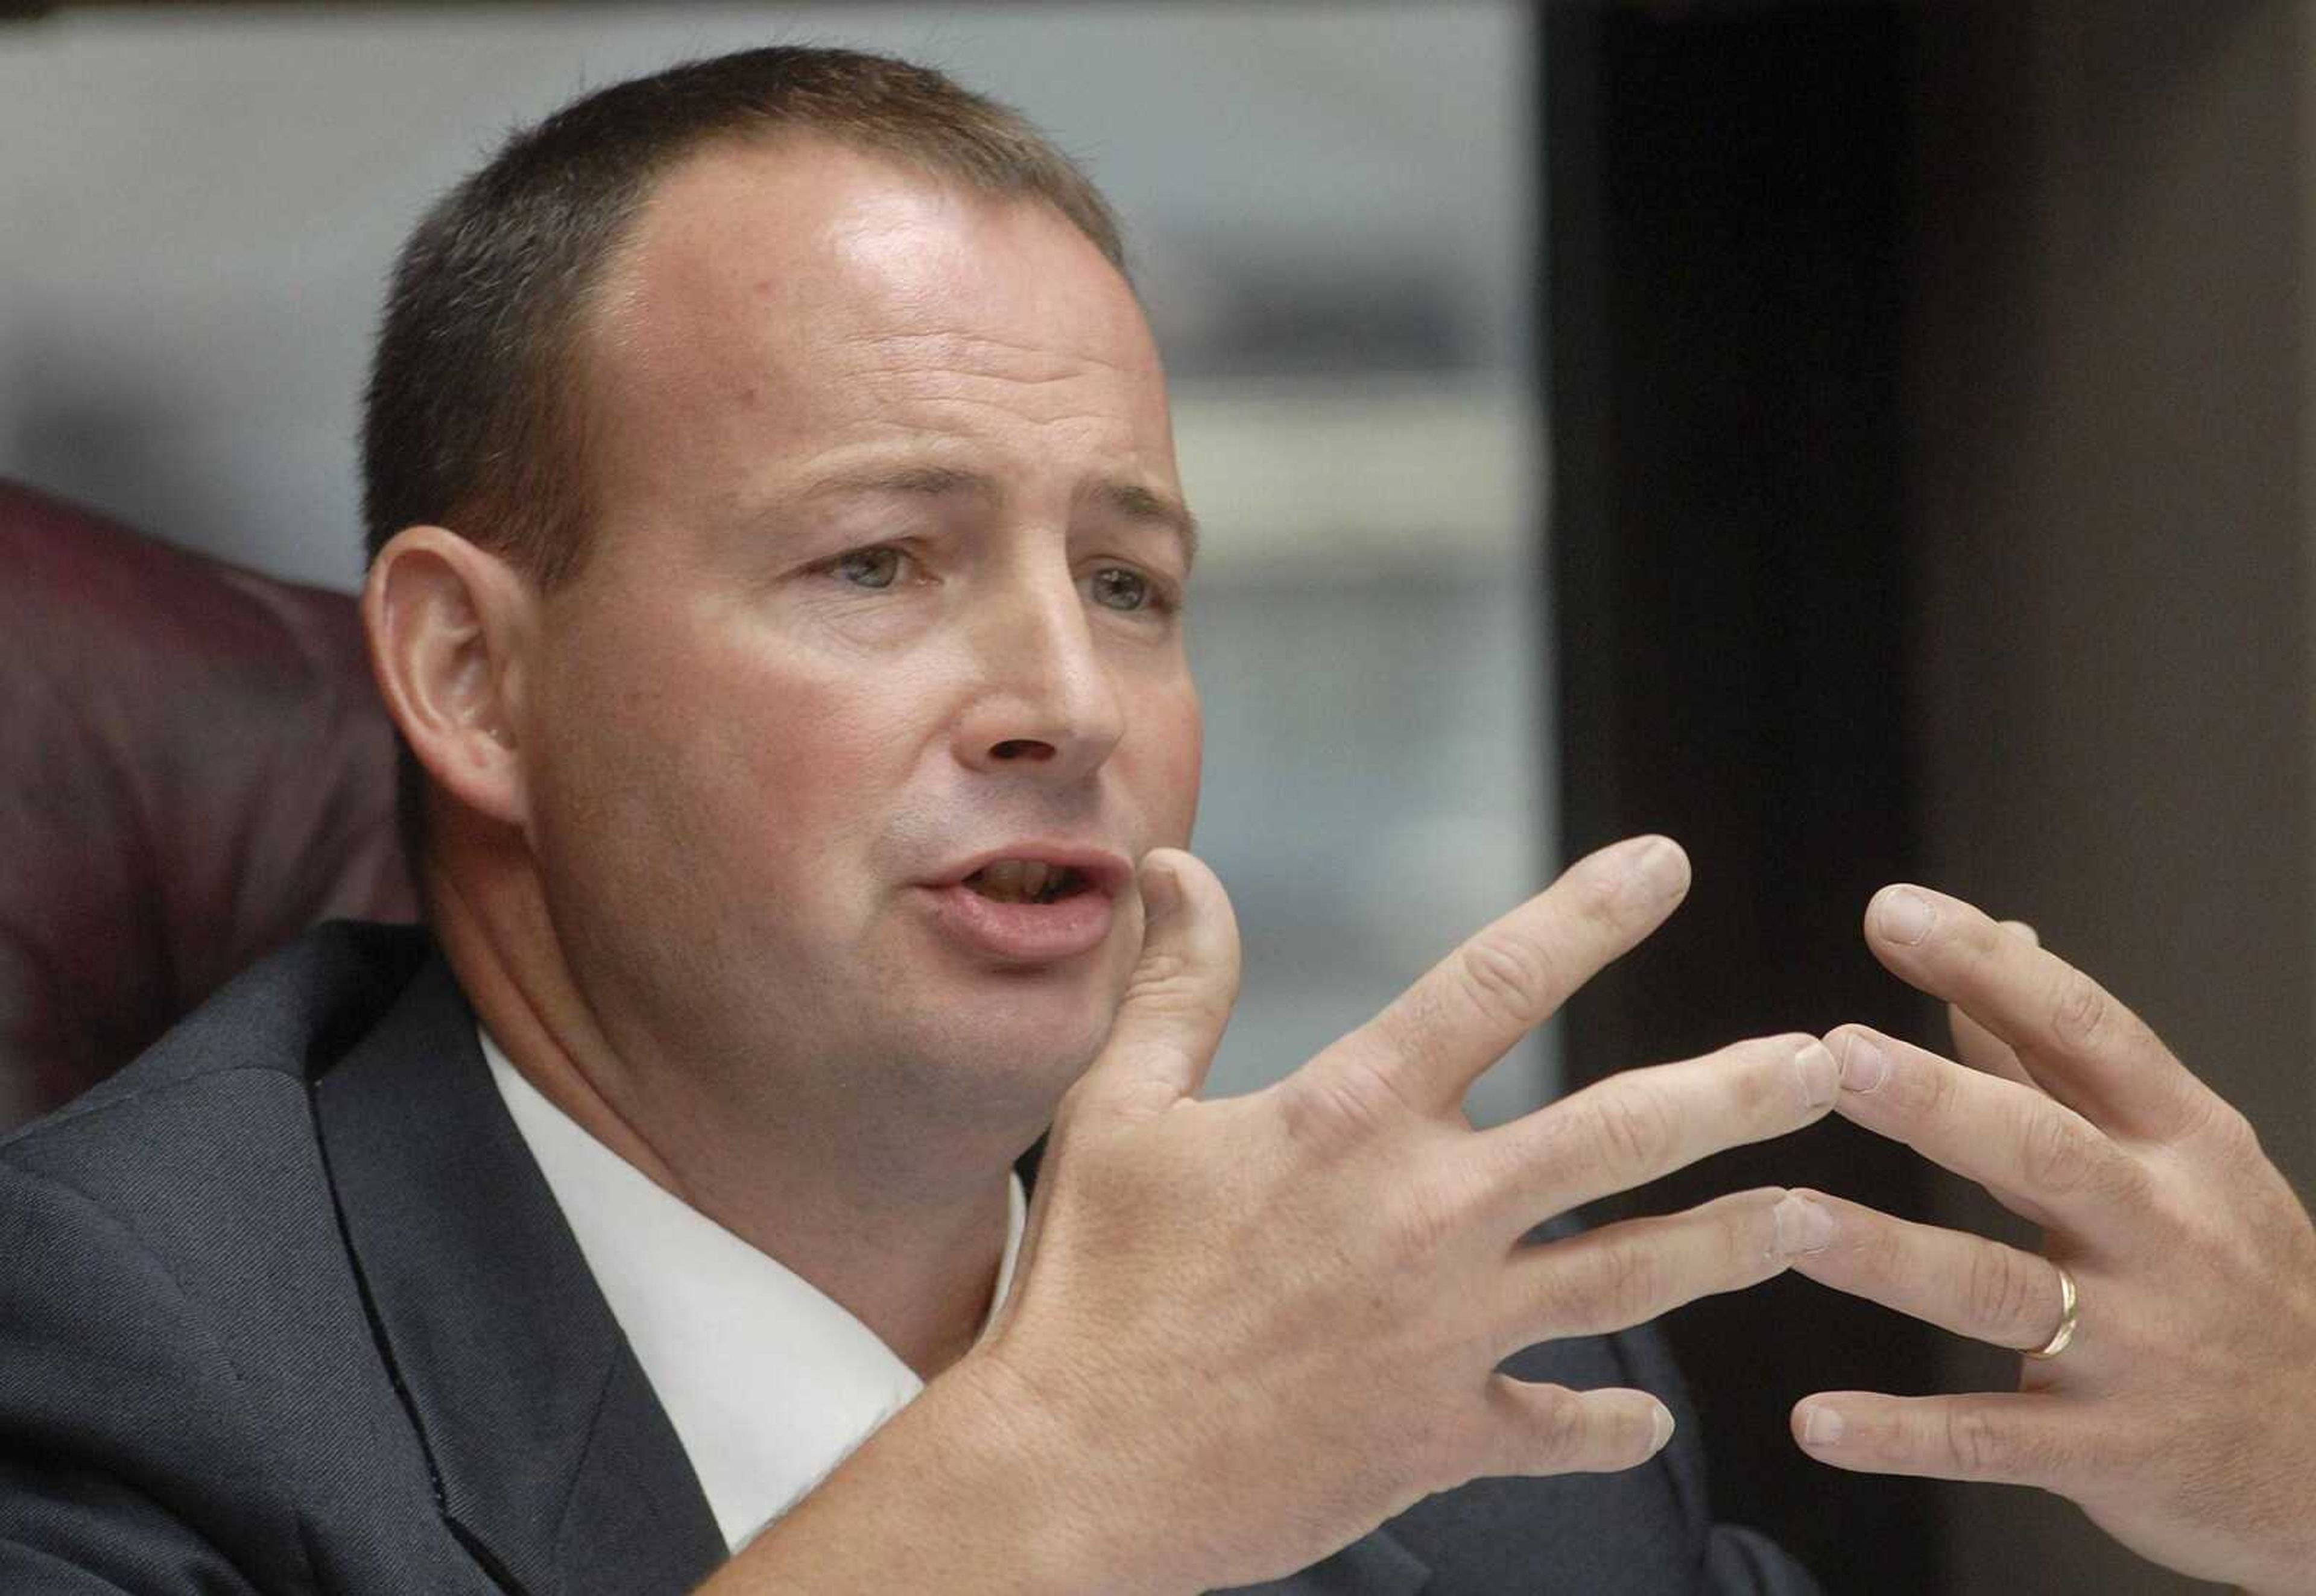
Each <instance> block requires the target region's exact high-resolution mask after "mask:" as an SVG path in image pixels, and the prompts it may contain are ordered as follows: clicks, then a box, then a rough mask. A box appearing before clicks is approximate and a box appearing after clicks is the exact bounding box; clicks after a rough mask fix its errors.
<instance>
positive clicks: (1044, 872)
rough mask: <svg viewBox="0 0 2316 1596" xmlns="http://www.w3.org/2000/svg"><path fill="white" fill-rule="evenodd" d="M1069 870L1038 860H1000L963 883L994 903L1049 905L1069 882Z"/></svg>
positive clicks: (981, 869)
mask: <svg viewBox="0 0 2316 1596" xmlns="http://www.w3.org/2000/svg"><path fill="white" fill-rule="evenodd" d="M1070 880H1071V874H1070V872H1069V870H1068V869H1067V868H1066V867H1064V866H1063V865H1048V864H1047V863H1046V862H1045V861H1044V860H1042V859H1000V860H998V861H997V862H996V863H995V864H993V865H983V866H982V867H981V868H980V869H979V870H976V871H975V872H974V873H973V874H972V875H971V876H969V877H968V878H966V884H967V885H969V886H971V887H972V888H973V890H974V891H976V892H979V893H980V894H981V895H982V896H983V897H984V898H987V899H989V900H992V901H993V902H996V903H1051V902H1052V901H1054V900H1056V898H1059V897H1060V896H1061V895H1062V891H1063V889H1064V888H1065V887H1067V886H1068V885H1069V883H1070Z"/></svg>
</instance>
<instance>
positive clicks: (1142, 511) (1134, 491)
mask: <svg viewBox="0 0 2316 1596" xmlns="http://www.w3.org/2000/svg"><path fill="white" fill-rule="evenodd" d="M852 493H887V494H919V495H922V496H924V497H927V498H949V497H952V496H958V497H971V498H976V499H986V500H989V501H993V502H994V501H996V500H998V499H999V498H1001V497H1002V496H1003V490H1002V488H1000V487H999V486H998V483H997V480H996V479H995V478H994V477H992V476H989V475H986V474H983V473H981V472H978V471H960V470H957V469H955V468H953V467H950V466H947V465H904V466H901V467H899V468H897V469H895V470H891V471H875V470H871V471H861V472H846V473H842V474H838V475H835V476H830V477H824V478H822V479H821V480H820V481H818V482H816V483H813V484H812V485H811V486H810V487H809V488H807V489H806V490H805V497H806V498H807V499H823V498H841V497H842V496H844V495H846V494H852ZM1076 499H1077V501H1078V502H1079V503H1080V504H1086V503H1091V504H1093V505H1096V506H1098V507H1100V508H1101V509H1103V510H1108V511H1109V512H1110V513H1111V514H1112V515H1116V516H1118V517H1120V518H1121V519H1126V520H1128V521H1133V522H1136V523H1138V524H1141V525H1144V526H1154V527H1159V528H1163V529H1164V530H1166V531H1169V532H1171V533H1172V534H1173V535H1174V536H1176V537H1177V538H1178V539H1180V542H1181V545H1182V563H1183V564H1184V565H1185V566H1188V565H1189V564H1190V563H1193V562H1194V561H1196V560H1197V559H1198V517H1196V516H1194V515H1192V514H1191V513H1190V510H1189V506H1188V505H1186V504H1184V503H1183V502H1182V501H1180V500H1179V499H1176V498H1173V497H1171V495H1169V494H1166V493H1162V492H1159V491H1158V490H1156V489H1155V488H1152V487H1148V486H1146V485H1145V484H1144V483H1136V482H1128V481H1125V480H1123V479H1120V478H1114V477H1113V478H1105V479H1103V480H1101V481H1099V482H1093V483H1087V484H1086V485H1085V486H1084V487H1082V488H1080V489H1079V490H1078V492H1077V494H1076Z"/></svg>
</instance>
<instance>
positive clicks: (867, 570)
mask: <svg viewBox="0 0 2316 1596" xmlns="http://www.w3.org/2000/svg"><path fill="white" fill-rule="evenodd" d="M828 572H829V574H830V575H831V576H833V577H834V578H836V580H837V581H841V582H850V583H851V584H852V586H854V587H856V588H889V587H891V586H892V585H893V584H894V583H895V581H899V580H900V576H901V551H900V550H898V549H896V548H864V549H854V550H853V551H852V552H851V553H850V554H840V555H838V556H837V557H836V559H835V560H834V561H833V563H831V564H830V565H829V567H828Z"/></svg>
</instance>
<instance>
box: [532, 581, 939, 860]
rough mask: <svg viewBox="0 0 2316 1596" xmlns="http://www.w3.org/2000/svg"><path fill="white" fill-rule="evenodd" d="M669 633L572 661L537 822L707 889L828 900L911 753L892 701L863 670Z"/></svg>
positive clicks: (551, 733) (557, 700) (555, 719)
mask: <svg viewBox="0 0 2316 1596" xmlns="http://www.w3.org/2000/svg"><path fill="white" fill-rule="evenodd" d="M632 635H634V634H633V633H630V636H632ZM660 635H663V636H668V637H678V638H688V639H689V641H687V642H684V643H681V644H677V645H670V646H661V647H656V648H654V647H647V646H646V647H638V646H636V645H635V644H634V643H628V644H627V645H626V646H624V647H621V648H619V649H618V650H616V651H600V652H594V653H592V655H582V654H581V653H580V652H578V651H576V650H575V651H573V652H572V653H571V655H570V656H569V657H568V658H567V659H566V661H565V664H566V669H562V670H561V671H560V672H559V673H558V674H557V678H556V679H555V680H554V682H553V684H552V687H551V689H550V691H549V692H548V694H547V695H546V697H547V699H548V706H549V708H550V711H551V713H550V714H549V717H548V720H549V725H548V770H547V771H546V772H545V773H544V776H545V779H544V780H543V782H542V784H541V788H542V790H541V798H542V801H543V809H544V813H543V814H542V819H543V820H545V821H547V823H548V824H549V825H550V826H556V828H557V829H573V830H574V832H575V835H576V836H579V837H581V838H585V839H586V840H587V841H588V843H589V846H591V847H604V848H606V849H607V850H612V851H616V852H618V853H619V854H623V855H628V856H637V855H640V856H647V857H649V858H650V859H651V861H652V863H653V866H654V867H655V868H656V869H661V870H673V871H676V872H678V873H681V875H683V876H686V877H689V878H690V879H692V880H693V881H695V882H699V884H700V885H701V886H702V887H708V888H710V889H711V894H710V895H716V894H715V893H714V892H713V890H712V889H713V887H714V886H724V887H729V888H730V889H733V891H734V892H735V894H737V895H740V896H743V897H744V898H746V899H752V900H759V901H762V900H763V895H764V894H767V893H771V894H776V895H777V898H776V900H778V901H784V902H794V901H796V900H797V899H799V898H805V899H809V898H812V897H815V896H821V895H824V891H825V890H826V889H827V888H828V887H830V886H831V885H833V883H834V882H836V879H837V877H838V876H839V874H840V873H839V872H837V871H834V870H833V869H831V868H829V866H830V865H832V864H833V863H834V862H835V861H837V860H838V859H839V858H840V857H842V856H851V855H854V854H857V847H855V846H854V845H855V844H856V843H857V842H858V841H859V840H860V839H861V838H867V837H869V836H872V835H873V834H874V832H875V829H876V828H877V823H878V820H879V819H880V816H881V815H882V813H883V810H884V808H885V804H884V803H883V802H880V794H882V795H885V796H886V797H888V796H889V793H890V789H891V785H892V781H893V776H892V770H893V768H894V767H895V766H896V765H898V764H902V763H904V761H905V759H906V758H907V755H906V750H905V748H904V743H905V741H906V739H905V737H904V736H903V735H902V734H901V733H902V731H903V729H902V728H899V727H896V726H895V725H893V724H891V723H890V721H889V718H888V717H887V716H886V714H884V713H883V710H884V709H888V708H889V707H890V706H889V705H886V706H882V707H881V708H880V706H879V705H877V704H876V703H874V702H871V701H870V700H871V698H872V696H873V695H871V694H869V692H867V691H866V690H864V683H863V680H862V678H860V676H859V675H858V674H857V673H839V672H833V671H826V670H817V671H816V670H814V669H808V668H806V662H801V661H793V660H781V659H778V658H774V657H771V655H769V654H768V653H767V652H766V651H765V650H764V649H762V647H751V646H748V645H747V644H746V643H743V642H739V641H736V640H733V639H729V638H726V639H722V640H718V639H717V638H715V637H714V636H713V635H712V634H707V633H706V629H705V628H702V627H699V626H698V625H697V624H696V623H695V624H694V625H692V626H691V627H690V629H689V630H688V631H682V630H678V629H676V628H674V627H673V626H671V627H669V628H667V629H665V630H664V631H662V632H661V633H660ZM558 820H560V821H566V822H570V823H571V825H570V826H569V827H567V828H566V827H564V826H559V825H557V821H558Z"/></svg>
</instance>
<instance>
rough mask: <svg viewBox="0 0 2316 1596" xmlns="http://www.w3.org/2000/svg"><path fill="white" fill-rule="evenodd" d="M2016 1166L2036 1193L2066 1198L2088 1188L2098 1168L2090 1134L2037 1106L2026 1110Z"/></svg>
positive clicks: (2028, 1105)
mask: <svg viewBox="0 0 2316 1596" xmlns="http://www.w3.org/2000/svg"><path fill="white" fill-rule="evenodd" d="M2023 1118H2024V1120H2025V1125H2024V1128H2023V1129H2022V1130H2021V1131H2020V1133H2019V1142H2020V1147H2019V1166H2020V1168H2022V1169H2023V1170H2025V1172H2026V1175H2027V1180H2028V1181H2029V1182H2030V1183H2031V1184H2032V1185H2033V1186H2034V1188H2035V1190H2036V1191H2039V1192H2045V1193H2053V1194H2054V1195H2061V1196H2063V1195H2066V1194H2068V1193H2074V1192H2079V1191H2080V1190H2081V1189H2082V1188H2083V1187H2084V1186H2086V1185H2087V1184H2089V1183H2090V1181H2091V1179H2092V1175H2093V1172H2094V1170H2095V1169H2096V1168H2097V1166H2098V1154H2097V1152H2096V1150H2095V1149H2094V1148H2093V1147H2092V1145H2091V1133H2090V1132H2089V1131H2086V1130H2085V1129H2084V1128H2083V1127H2082V1126H2081V1125H2080V1124H2078V1123H2077V1122H2075V1121H2074V1120H2072V1119H2071V1118H2069V1117H2067V1116H2066V1115H2064V1114H2062V1113H2053V1112H2052V1111H2051V1110H2050V1109H2049V1107H2048V1106H2047V1105H2045V1104H2040V1103H2031V1104H2027V1106H2026V1109H2025V1111H2024V1114H2023Z"/></svg>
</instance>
